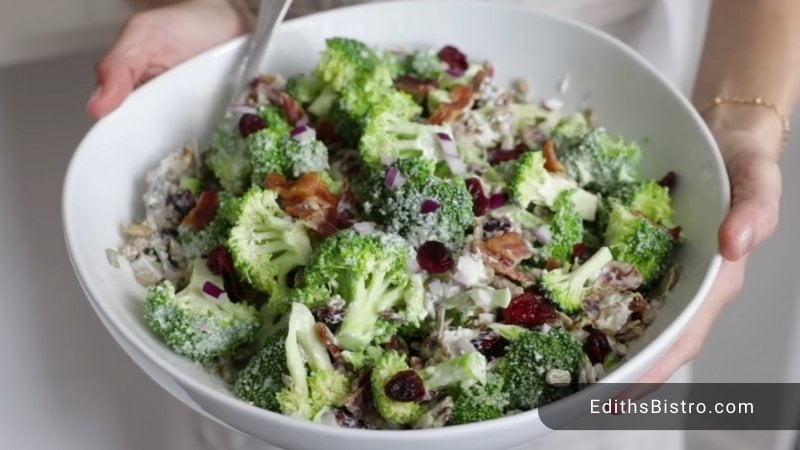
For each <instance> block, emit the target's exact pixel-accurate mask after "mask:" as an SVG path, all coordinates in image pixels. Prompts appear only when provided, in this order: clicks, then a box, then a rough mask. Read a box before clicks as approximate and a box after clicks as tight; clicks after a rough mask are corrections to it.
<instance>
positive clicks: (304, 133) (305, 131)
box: [291, 125, 317, 142]
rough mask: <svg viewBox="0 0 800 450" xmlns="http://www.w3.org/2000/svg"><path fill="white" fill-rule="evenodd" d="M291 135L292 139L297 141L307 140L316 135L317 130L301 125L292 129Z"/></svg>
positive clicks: (312, 138)
mask: <svg viewBox="0 0 800 450" xmlns="http://www.w3.org/2000/svg"><path fill="white" fill-rule="evenodd" d="M291 135H292V139H294V140H296V141H298V142H308V141H311V140H314V139H315V138H316V137H317V132H316V131H314V129H313V128H311V127H307V126H305V125H303V126H299V127H297V128H295V129H293V130H292V133H291Z"/></svg>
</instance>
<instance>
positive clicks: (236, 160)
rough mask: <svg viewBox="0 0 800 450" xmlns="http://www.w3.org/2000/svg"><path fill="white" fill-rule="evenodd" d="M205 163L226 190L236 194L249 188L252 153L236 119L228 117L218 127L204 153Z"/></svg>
mask: <svg viewBox="0 0 800 450" xmlns="http://www.w3.org/2000/svg"><path fill="white" fill-rule="evenodd" d="M203 164H205V166H206V167H207V168H208V170H209V171H211V173H212V174H214V177H215V178H216V179H217V180H218V181H219V184H220V186H222V188H223V189H224V190H225V191H227V192H230V193H232V194H234V195H236V194H241V193H242V192H244V190H245V189H246V188H247V186H248V182H249V179H250V172H251V166H250V155H249V153H248V151H247V147H246V146H245V143H244V140H243V139H242V136H241V135H240V134H239V130H238V126H237V124H236V122H235V121H233V120H232V119H226V120H225V121H224V122H223V123H222V124H220V125H219V126H218V127H217V129H216V131H215V132H214V136H213V138H212V142H211V147H210V148H209V149H208V150H206V151H205V152H204V153H203Z"/></svg>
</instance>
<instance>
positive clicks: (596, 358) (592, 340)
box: [583, 325, 611, 364]
mask: <svg viewBox="0 0 800 450" xmlns="http://www.w3.org/2000/svg"><path fill="white" fill-rule="evenodd" d="M583 329H584V330H586V331H588V332H589V337H587V338H586V341H585V342H584V343H583V351H584V352H586V355H588V356H589V361H591V362H592V364H597V363H602V362H603V361H604V360H605V359H606V356H607V355H608V354H609V353H611V345H610V344H609V343H608V337H606V334H605V333H603V332H602V331H600V330H597V329H595V328H594V327H592V326H589V325H587V326H585V327H584V328H583Z"/></svg>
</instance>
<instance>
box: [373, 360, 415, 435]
mask: <svg viewBox="0 0 800 450" xmlns="http://www.w3.org/2000/svg"><path fill="white" fill-rule="evenodd" d="M404 370H409V367H408V363H407V362H406V357H405V356H403V355H401V354H400V353H397V352H395V351H387V352H385V353H384V354H383V355H381V357H380V358H378V360H377V361H376V362H375V367H373V369H372V374H371V376H370V382H371V384H372V401H373V403H374V404H375V408H376V409H377V410H378V413H380V415H381V416H382V417H383V418H384V419H386V420H387V421H389V422H390V423H393V424H395V425H406V424H410V423H413V422H416V421H417V420H418V419H419V418H420V417H422V415H423V414H425V407H424V406H422V405H420V404H419V403H416V402H398V401H395V400H392V399H391V398H389V396H387V395H386V383H388V382H389V380H391V378H392V377H393V376H394V375H395V374H396V373H398V372H402V371H404Z"/></svg>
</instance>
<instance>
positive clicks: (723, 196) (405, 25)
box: [64, 2, 728, 426]
mask: <svg viewBox="0 0 800 450" xmlns="http://www.w3.org/2000/svg"><path fill="white" fill-rule="evenodd" d="M453 5H454V4H453V3H449V2H427V3H405V2H397V3H395V2H390V3H383V4H379V5H369V6H360V7H354V8H346V9H342V10H336V11H331V12H328V13H323V14H317V15H314V16H310V17H306V18H302V19H298V20H294V21H291V22H288V23H286V24H284V25H282V26H281V27H280V28H279V30H278V32H277V33H276V35H275V37H274V42H273V44H272V46H271V48H272V50H271V52H270V54H269V57H268V59H267V62H266V65H265V67H264V71H265V72H269V73H277V74H281V75H284V76H289V75H293V74H295V73H298V72H302V71H308V70H310V69H312V68H313V67H314V66H315V64H316V61H317V58H318V55H319V52H320V51H321V50H322V49H323V48H324V39H325V38H327V37H331V36H349V37H354V38H358V39H362V40H364V41H365V42H367V43H369V44H372V45H375V46H379V47H388V48H406V49H409V48H416V47H423V46H430V47H434V48H438V47H440V46H442V45H445V44H454V45H456V46H458V47H459V48H461V49H462V50H463V51H464V52H465V53H467V54H468V55H469V56H470V57H471V58H473V59H478V60H488V61H491V62H492V64H493V65H494V67H495V73H496V75H497V77H498V80H499V85H500V86H503V87H506V86H508V83H509V82H510V80H512V79H513V78H516V77H523V78H526V79H527V80H529V82H530V86H531V88H532V92H533V97H535V98H550V97H556V98H560V99H562V100H563V101H564V103H565V109H567V110H570V111H577V110H581V109H584V108H591V109H592V110H593V111H594V113H595V115H596V117H597V119H598V121H599V123H601V124H602V125H604V126H605V127H606V128H608V129H609V130H610V131H612V132H615V133H621V134H623V135H624V136H625V137H627V138H628V139H635V140H638V141H640V142H642V143H643V147H644V161H643V167H642V169H643V173H644V175H646V176H649V177H660V176H662V175H663V174H665V173H666V172H667V171H669V170H673V171H675V172H676V173H677V174H678V177H679V182H678V185H677V188H676V190H675V193H674V194H675V195H674V205H675V209H676V211H677V216H676V217H675V220H676V222H677V223H679V224H680V225H681V226H682V227H683V231H684V233H685V235H686V244H685V245H684V246H683V248H682V249H681V250H680V252H679V254H678V258H679V262H680V264H681V265H682V268H683V274H682V277H681V279H680V282H679V283H678V284H677V286H676V287H675V289H674V290H673V292H672V293H671V294H670V296H669V298H668V299H667V301H666V303H665V306H664V307H663V308H662V309H661V310H659V311H658V312H657V316H656V317H657V318H656V321H655V323H654V324H653V325H652V326H651V327H650V329H649V330H648V332H647V334H646V335H645V336H644V338H642V339H641V340H639V341H638V343H637V344H636V345H635V346H633V349H632V356H634V357H633V358H632V360H631V361H630V362H628V363H626V364H625V365H623V366H622V367H621V368H620V369H618V370H617V371H616V372H614V373H612V374H611V375H610V376H609V378H608V379H609V380H614V381H632V380H633V378H635V376H636V375H637V374H640V373H641V372H642V371H644V370H645V369H646V365H647V364H649V362H652V360H653V359H654V358H655V357H657V356H658V355H660V354H661V353H663V351H665V349H666V348H667V347H668V344H669V342H671V341H672V339H674V337H675V336H676V335H677V334H678V332H679V331H680V329H681V328H682V327H683V325H685V323H686V321H687V320H688V316H689V315H690V314H691V313H692V312H693V311H694V309H696V307H697V306H698V305H699V301H698V300H699V299H698V298H697V297H701V296H698V295H697V294H698V292H701V291H704V289H705V288H706V287H707V283H708V280H707V278H708V277H709V276H710V275H712V276H713V274H715V272H716V268H717V265H718V262H719V261H718V256H717V240H716V230H717V226H718V224H719V223H720V220H721V218H722V217H723V214H724V211H725V210H726V208H727V201H728V200H727V195H728V194H727V190H728V186H727V179H726V178H725V175H724V170H723V168H722V164H721V160H720V158H719V155H718V152H717V150H716V147H715V145H714V143H713V142H712V140H711V138H710V135H709V134H708V132H707V130H706V129H705V128H704V126H703V125H702V123H701V122H700V120H699V118H698V116H697V115H696V114H694V112H693V111H692V110H691V108H690V106H689V105H688V103H687V102H686V101H685V100H683V99H681V98H680V97H679V95H678V94H677V93H676V91H675V90H674V89H672V88H670V87H669V86H668V85H667V84H666V83H665V82H664V81H663V80H662V79H661V78H660V77H659V76H658V75H656V74H655V72H654V71H653V70H652V69H650V68H649V66H647V65H646V64H645V63H643V61H642V60H641V58H639V57H638V56H635V55H634V54H633V53H632V52H631V51H629V50H627V49H625V48H623V47H621V46H620V45H618V44H616V43H615V42H613V41H612V40H611V39H610V38H608V37H605V36H602V35H599V34H597V33H596V32H593V31H591V30H588V29H586V28H584V27H582V26H579V25H575V24H572V23H569V22H565V21H563V20H560V19H554V18H552V17H549V16H546V15H540V14H536V13H532V12H529V11H523V10H517V9H511V8H503V7H498V6H496V5H486V4H471V3H461V4H459V5H460V6H458V7H454V6H453ZM243 42H244V41H243V40H242V39H239V40H236V41H233V42H230V43H228V44H225V45H222V46H220V47H217V48H215V49H213V50H211V51H209V52H206V53H204V54H203V55H201V56H199V57H197V58H194V59H193V60H191V61H189V62H187V63H185V64H183V65H181V66H179V67H177V68H176V69H174V70H172V71H170V72H168V73H167V74H165V75H163V76H161V77H159V78H157V79H156V80H154V81H152V82H150V83H148V84H147V85H145V86H143V87H142V88H141V89H139V90H138V91H137V92H135V93H134V94H133V95H132V96H131V97H130V98H129V99H128V100H127V101H126V102H125V103H124V105H123V106H122V107H121V108H120V109H119V110H117V111H116V112H114V113H112V114H111V115H110V116H108V117H107V118H105V119H103V120H102V121H100V122H99V123H98V124H97V125H96V126H95V127H94V128H93V129H92V130H91V131H90V133H89V134H88V135H87V136H86V138H85V139H84V140H83V142H82V143H81V145H80V147H79V149H78V151H77V152H76V154H75V156H74V159H73V161H72V163H71V166H70V169H69V172H68V175H67V179H66V181H65V191H64V221H65V224H64V226H65V234H66V237H67V242H68V248H69V250H70V253H71V256H72V259H73V263H74V265H75V267H76V272H77V273H78V275H79V277H80V279H81V281H82V284H83V285H84V287H85V289H86V290H87V293H88V295H89V297H90V300H91V301H92V302H93V304H94V306H95V307H96V309H98V312H99V313H100V314H102V315H104V316H105V317H106V319H108V322H109V323H110V326H112V327H114V328H116V329H117V331H119V332H120V333H121V334H122V335H123V336H124V339H126V340H128V341H130V342H131V343H132V344H133V345H134V346H135V347H137V348H139V349H141V350H142V351H143V352H144V353H145V354H146V355H147V357H148V358H152V359H154V360H155V362H156V363H157V365H158V366H160V367H162V369H164V370H166V371H168V372H169V373H171V374H172V375H173V376H176V377H179V378H181V379H183V380H191V382H192V383H193V386H194V387H195V388H198V389H201V390H205V393H206V394H208V395H211V396H214V397H218V398H222V397H231V394H229V392H228V389H227V387H226V386H225V385H224V383H223V382H222V381H221V380H220V379H219V378H218V377H217V376H215V375H210V374H208V373H206V372H205V370H204V369H203V368H202V367H200V366H199V365H196V364H192V363H190V362H189V361H188V360H186V359H184V358H182V357H180V356H177V355H176V354H174V353H173V352H171V351H170V350H169V349H168V348H166V347H165V346H164V345H163V344H162V343H161V341H160V340H159V339H158V338H157V337H156V336H154V335H153V334H152V333H151V332H150V331H149V330H148V329H147V327H146V326H145V325H144V323H143V321H142V319H141V316H142V298H143V296H144V290H143V289H142V288H141V287H140V286H139V285H138V284H136V282H135V281H134V280H133V277H132V275H131V273H130V271H129V270H127V268H125V267H124V266H123V268H122V269H114V268H113V267H111V266H110V265H109V263H108V261H107V260H106V256H105V249H107V248H116V247H118V245H119V244H120V243H121V241H122V237H121V233H120V228H121V226H122V225H124V224H127V223H131V222H132V221H134V220H136V219H137V217H139V216H140V214H141V213H142V207H141V205H140V203H141V202H140V198H141V195H142V193H143V191H144V175H145V173H146V172H147V170H148V169H150V168H152V167H154V165H155V164H156V163H157V162H158V161H159V160H160V159H161V158H162V157H164V156H165V155H166V154H168V153H169V152H173V151H175V150H177V149H179V148H180V147H181V146H182V145H184V144H185V143H186V142H189V141H190V140H192V139H199V141H200V142H201V148H202V143H203V142H206V140H207V138H208V136H209V135H210V130H212V128H213V124H214V123H215V121H216V120H217V119H218V118H219V117H220V116H221V111H222V107H223V104H224V102H225V101H226V100H227V95H226V88H227V82H226V80H227V76H228V74H229V73H230V72H231V70H232V68H233V67H234V65H235V63H236V61H237V59H238V57H239V55H240V53H241V51H242V48H243ZM564 77H567V78H568V80H569V88H568V89H567V90H566V92H563V93H560V92H559V85H560V84H561V81H562V80H563V79H564ZM682 313H683V315H681V314H682ZM651 344H652V345H651ZM648 352H649V354H648ZM639 354H648V357H647V358H645V357H641V358H639V357H638V355H639ZM648 361H649V362H648ZM215 392H216V394H215ZM242 406H246V405H244V403H242ZM233 425H234V426H235V424H233Z"/></svg>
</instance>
